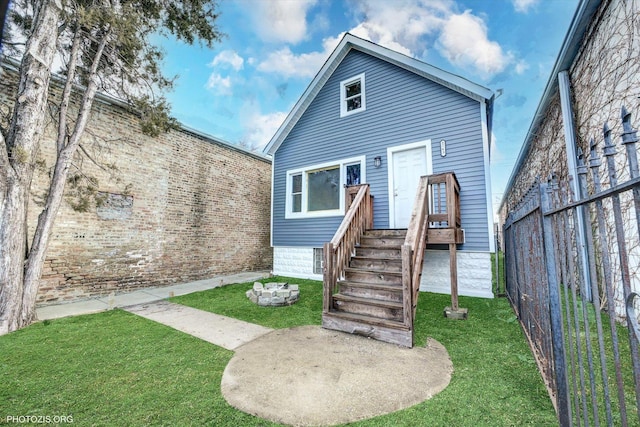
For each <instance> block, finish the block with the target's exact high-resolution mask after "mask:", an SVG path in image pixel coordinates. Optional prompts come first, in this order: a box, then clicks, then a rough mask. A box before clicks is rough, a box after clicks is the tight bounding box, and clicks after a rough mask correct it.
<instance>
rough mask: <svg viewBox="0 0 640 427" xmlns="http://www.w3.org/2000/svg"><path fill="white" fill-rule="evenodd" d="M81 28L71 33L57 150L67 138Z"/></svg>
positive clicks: (62, 146) (59, 149) (59, 116)
mask: <svg viewBox="0 0 640 427" xmlns="http://www.w3.org/2000/svg"><path fill="white" fill-rule="evenodd" d="M80 40H81V29H80V26H78V27H77V28H76V30H75V32H74V34H73V43H72V45H71V52H70V56H69V64H68V65H67V81H66V82H65V85H64V90H63V91H62V101H60V112H59V115H58V139H57V141H56V148H57V152H58V153H59V152H60V151H61V150H62V149H63V148H64V145H65V144H64V142H65V140H66V139H67V111H68V110H69V101H70V99H71V91H72V90H73V81H74V80H75V76H76V67H77V66H78V54H79V52H80Z"/></svg>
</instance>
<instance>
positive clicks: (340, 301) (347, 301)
mask: <svg viewBox="0 0 640 427" xmlns="http://www.w3.org/2000/svg"><path fill="white" fill-rule="evenodd" d="M333 304H334V306H333V307H334V309H335V310H336V311H339V312H346V313H353V314H360V315H365V316H371V317H377V318H380V319H386V320H393V321H396V322H402V320H403V310H402V303H399V302H395V301H382V300H377V299H371V298H360V297H354V296H350V295H343V294H335V295H334V296H333Z"/></svg>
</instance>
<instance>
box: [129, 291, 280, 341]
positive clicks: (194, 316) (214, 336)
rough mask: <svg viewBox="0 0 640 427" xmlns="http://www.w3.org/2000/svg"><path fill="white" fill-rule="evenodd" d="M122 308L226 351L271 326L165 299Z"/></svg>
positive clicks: (263, 332)
mask: <svg viewBox="0 0 640 427" xmlns="http://www.w3.org/2000/svg"><path fill="white" fill-rule="evenodd" d="M125 310H126V311H128V312H130V313H133V314H136V315H138V316H142V317H144V318H146V319H150V320H153V321H155V322H158V323H162V324H163V325H167V326H170V327H172V328H174V329H177V330H179V331H182V332H185V333H187V334H190V335H193V336H195V337H198V338H200V339H202V340H205V341H207V342H210V343H212V344H215V345H217V346H220V347H223V348H226V349H227V350H235V349H236V348H238V347H240V346H241V345H244V344H246V343H248V342H250V341H253V340H254V339H256V338H258V337H261V336H263V335H265V334H268V333H269V332H272V331H273V329H270V328H265V327H264V326H260V325H254V324H252V323H247V322H243V321H241V320H237V319H233V318H231V317H225V316H221V315H219V314H215V313H209V312H207V311H202V310H198V309H195V308H191V307H186V306H184V305H180V304H173V303H170V302H168V301H158V302H154V303H150V304H141V305H136V306H132V307H126V308H125Z"/></svg>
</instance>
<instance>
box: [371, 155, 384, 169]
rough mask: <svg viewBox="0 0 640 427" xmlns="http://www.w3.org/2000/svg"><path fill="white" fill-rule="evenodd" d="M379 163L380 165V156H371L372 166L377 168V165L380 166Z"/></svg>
mask: <svg viewBox="0 0 640 427" xmlns="http://www.w3.org/2000/svg"><path fill="white" fill-rule="evenodd" d="M380 165H382V157H380V156H376V157H374V158H373V166H374V167H375V168H379V167H380Z"/></svg>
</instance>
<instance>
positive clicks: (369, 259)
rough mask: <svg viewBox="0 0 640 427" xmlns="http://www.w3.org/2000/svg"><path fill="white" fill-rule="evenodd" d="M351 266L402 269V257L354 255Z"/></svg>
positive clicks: (372, 268) (388, 269) (385, 269)
mask: <svg viewBox="0 0 640 427" xmlns="http://www.w3.org/2000/svg"><path fill="white" fill-rule="evenodd" d="M349 266H350V267H352V268H361V269H367V270H383V271H395V272H401V271H402V259H400V258H384V257H379V258H378V257H373V256H366V257H364V256H353V257H351V262H350V265H349Z"/></svg>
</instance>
